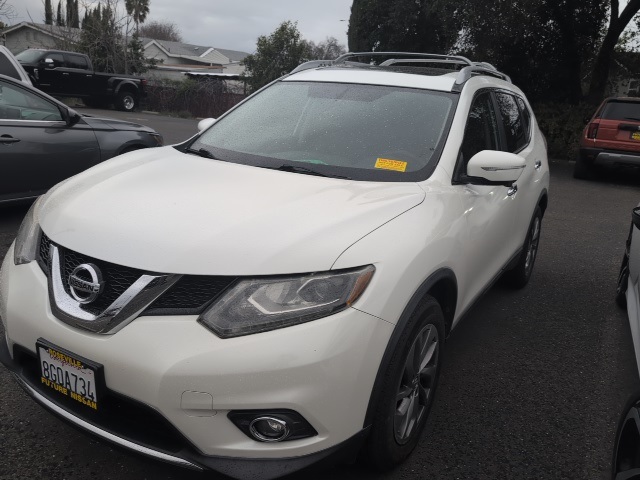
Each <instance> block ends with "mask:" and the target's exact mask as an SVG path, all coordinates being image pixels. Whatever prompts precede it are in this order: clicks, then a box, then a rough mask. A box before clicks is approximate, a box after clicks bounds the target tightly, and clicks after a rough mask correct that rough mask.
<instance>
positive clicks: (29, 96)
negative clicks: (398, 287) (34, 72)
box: [0, 77, 100, 202]
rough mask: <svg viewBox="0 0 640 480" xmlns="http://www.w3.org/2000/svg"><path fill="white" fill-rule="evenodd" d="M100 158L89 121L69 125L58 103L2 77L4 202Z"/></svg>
mask: <svg viewBox="0 0 640 480" xmlns="http://www.w3.org/2000/svg"><path fill="white" fill-rule="evenodd" d="M99 161H100V148H99V146H98V141H97V140H96V136H95V134H94V132H93V130H92V129H91V127H89V125H87V124H86V123H85V122H84V121H83V120H79V121H78V122H77V123H76V124H75V125H72V126H70V125H68V124H67V122H65V121H64V120H63V117H62V112H61V110H60V108H59V106H58V104H57V103H54V102H53V101H52V100H51V99H49V98H46V97H45V96H43V95H40V94H38V93H37V90H35V89H34V88H31V87H27V86H25V85H23V84H20V83H19V82H14V81H11V80H9V79H7V78H6V77H4V78H0V171H1V172H2V174H1V175H0V202H1V201H3V200H10V199H15V198H26V197H35V196H37V195H40V194H41V193H43V192H45V191H46V190H48V189H49V188H50V187H51V186H53V185H55V184H56V183H58V182H60V181H61V180H64V179H66V178H68V177H70V176H72V175H75V174H76V173H79V172H81V171H83V170H85V169H87V168H89V167H91V166H93V165H95V164H96V163H98V162H99Z"/></svg>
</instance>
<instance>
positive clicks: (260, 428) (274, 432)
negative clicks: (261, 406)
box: [227, 409, 318, 442]
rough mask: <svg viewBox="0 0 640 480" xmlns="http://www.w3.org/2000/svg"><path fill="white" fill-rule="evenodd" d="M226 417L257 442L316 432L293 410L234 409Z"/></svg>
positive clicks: (273, 440)
mask: <svg viewBox="0 0 640 480" xmlns="http://www.w3.org/2000/svg"><path fill="white" fill-rule="evenodd" d="M227 417H228V418H229V420H231V421H232V422H233V423H234V425H235V426H236V427H238V428H239V429H240V430H242V432H243V433H244V434H245V435H247V436H248V437H249V438H251V439H252V440H257V441H258V442H284V441H290V440H297V439H300V438H307V437H313V436H314V435H317V434H318V432H316V430H315V428H313V427H312V426H311V425H310V424H309V422H307V421H306V420H305V419H304V418H303V417H302V415H300V414H299V413H298V412H294V411H293V410H284V409H282V410H234V411H231V412H229V413H228V414H227Z"/></svg>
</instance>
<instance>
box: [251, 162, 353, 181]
mask: <svg viewBox="0 0 640 480" xmlns="http://www.w3.org/2000/svg"><path fill="white" fill-rule="evenodd" d="M261 168H269V169H271V170H280V171H281V172H291V173H303V174H305V175H315V176H317V177H327V178H342V179H344V180H351V177H345V176H343V175H333V174H329V173H322V172H319V171H317V170H313V169H311V168H307V167H300V166H297V165H288V164H286V163H285V164H284V165H280V166H279V167H269V166H262V167H261Z"/></svg>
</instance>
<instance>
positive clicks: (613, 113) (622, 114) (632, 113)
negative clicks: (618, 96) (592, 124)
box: [600, 101, 640, 121]
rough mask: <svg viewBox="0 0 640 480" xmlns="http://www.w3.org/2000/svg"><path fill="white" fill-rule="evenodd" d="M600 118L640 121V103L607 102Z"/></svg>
mask: <svg viewBox="0 0 640 480" xmlns="http://www.w3.org/2000/svg"><path fill="white" fill-rule="evenodd" d="M600 118H604V119H605V120H637V121H640V102H616V101H612V102H607V104H606V105H605V106H604V108H603V109H602V113H601V114H600Z"/></svg>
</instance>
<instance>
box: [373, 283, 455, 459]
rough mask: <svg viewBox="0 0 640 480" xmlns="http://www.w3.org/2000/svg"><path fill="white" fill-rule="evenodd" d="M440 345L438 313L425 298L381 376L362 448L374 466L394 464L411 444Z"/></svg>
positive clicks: (429, 398) (422, 420)
mask: <svg viewBox="0 0 640 480" xmlns="http://www.w3.org/2000/svg"><path fill="white" fill-rule="evenodd" d="M443 343H444V315H443V314H442V309H441V308H440V304H438V302H437V301H436V300H435V299H434V298H432V297H430V296H427V297H425V299H423V300H422V302H421V303H420V304H419V305H418V307H417V308H416V310H415V311H414V313H413V314H412V316H411V318H410V320H409V322H408V323H407V325H406V327H405V328H404V331H403V333H402V335H401V337H400V339H399V341H398V345H397V347H396V350H395V352H394V354H393V357H392V359H391V362H390V363H389V367H388V368H387V370H386V373H385V378H384V381H383V383H382V387H381V392H380V395H379V397H378V398H379V400H378V404H377V405H376V410H375V414H374V419H373V425H372V428H371V434H370V436H369V438H368V440H367V446H366V453H367V456H368V460H369V463H370V464H371V465H373V466H374V467H375V468H377V469H379V470H386V469H389V468H391V467H393V466H395V465H397V464H398V463H400V462H402V461H403V460H404V459H405V458H407V457H408V456H409V454H410V453H411V452H412V451H413V449H414V448H415V446H416V445H417V443H418V440H419V438H420V433H421V432H422V430H423V429H424V426H425V424H426V423H427V417H428V416H429V411H430V410H431V405H432V404H433V398H434V394H435V389H436V386H437V384H438V377H439V374H440V364H441V358H442V349H443Z"/></svg>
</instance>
